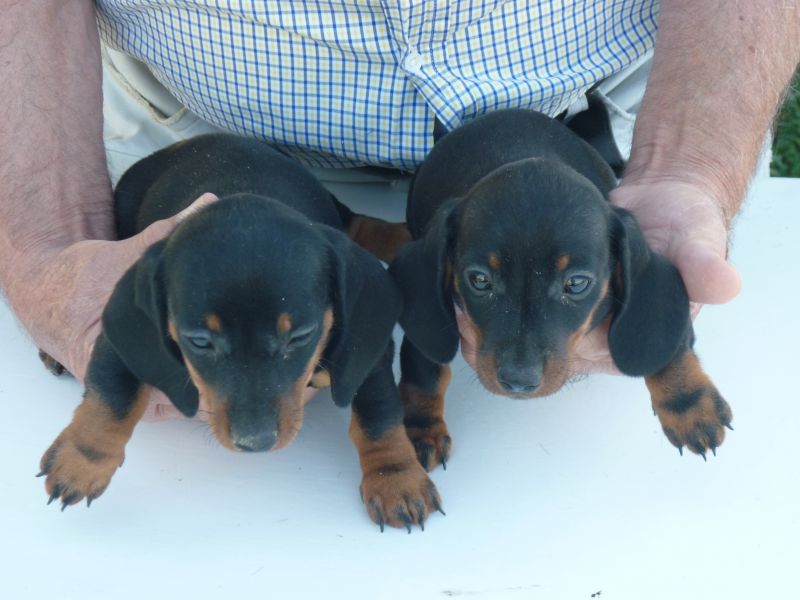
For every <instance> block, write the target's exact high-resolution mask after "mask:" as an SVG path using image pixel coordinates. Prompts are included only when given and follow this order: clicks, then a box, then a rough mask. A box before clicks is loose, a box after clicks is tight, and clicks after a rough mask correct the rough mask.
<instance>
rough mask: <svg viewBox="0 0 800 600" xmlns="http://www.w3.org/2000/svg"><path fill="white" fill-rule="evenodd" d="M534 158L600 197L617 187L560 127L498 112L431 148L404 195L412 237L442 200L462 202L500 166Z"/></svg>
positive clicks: (592, 154) (597, 159) (530, 115)
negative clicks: (553, 164)
mask: <svg viewBox="0 0 800 600" xmlns="http://www.w3.org/2000/svg"><path fill="white" fill-rule="evenodd" d="M533 157H541V158H550V159H554V160H557V161H559V162H562V163H565V164H566V165H568V166H570V167H572V168H573V169H575V170H576V171H577V172H578V173H580V174H581V175H583V176H584V177H586V178H587V179H589V181H591V182H592V183H593V184H594V185H596V186H597V188H598V189H599V190H600V192H601V193H602V194H603V195H604V196H606V195H607V194H608V192H609V191H610V190H611V189H613V188H614V186H615V185H616V178H615V177H614V173H613V171H612V170H611V168H610V167H609V166H608V165H607V164H606V162H605V161H604V160H603V158H602V157H601V156H600V155H599V154H598V153H597V152H596V151H595V150H594V149H593V148H592V147H591V146H590V145H589V144H587V143H586V142H585V141H584V140H582V139H581V138H580V137H578V136H577V135H576V134H575V133H574V132H572V131H571V130H570V129H569V128H568V127H567V126H566V125H564V124H563V123H561V122H560V121H557V120H555V119H552V118H550V117H548V116H546V115H544V114H542V113H539V112H536V111H533V110H525V109H509V110H499V111H496V112H491V113H488V114H485V115H482V116H480V117H478V118H477V119H475V120H474V121H470V122H469V123H466V124H464V125H462V126H461V127H458V128H456V129H454V130H453V131H451V132H449V133H448V134H447V135H445V136H444V137H443V138H442V139H441V140H439V141H438V142H437V143H436V145H435V146H434V147H433V149H432V150H431V152H430V154H429V155H428V157H427V158H426V159H425V162H423V164H422V165H421V166H420V168H419V169H418V170H417V173H416V175H415V176H414V181H413V183H412V186H411V189H410V190H409V201H408V209H407V215H406V217H407V221H408V226H409V229H410V230H411V233H412V235H413V236H414V237H419V236H420V235H421V233H422V231H424V228H425V226H426V225H427V223H428V222H429V221H430V219H431V217H432V216H433V214H434V213H435V212H436V210H437V209H438V208H439V206H440V205H441V204H442V203H443V202H445V201H446V200H448V199H450V198H459V197H462V196H464V195H465V194H466V193H467V192H468V191H469V190H470V189H471V188H472V187H473V186H474V185H475V183H477V182H478V180H480V179H482V178H483V177H484V176H485V175H488V174H489V173H491V172H492V171H494V170H495V169H497V168H499V167H501V166H503V165H504V164H507V163H510V162H515V161H518V160H522V159H525V158H533Z"/></svg>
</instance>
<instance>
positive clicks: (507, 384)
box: [497, 366, 542, 394]
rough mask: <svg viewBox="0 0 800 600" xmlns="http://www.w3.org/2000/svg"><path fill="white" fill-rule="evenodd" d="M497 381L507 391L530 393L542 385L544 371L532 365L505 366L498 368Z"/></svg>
mask: <svg viewBox="0 0 800 600" xmlns="http://www.w3.org/2000/svg"><path fill="white" fill-rule="evenodd" d="M497 381H499V382H500V385H502V386H503V388H504V389H505V390H506V391H507V392H511V393H512V394H529V393H531V392H534V391H536V388H538V387H539V386H540V385H541V383H542V373H541V371H540V370H538V369H534V368H530V367H527V368H523V367H514V366H503V367H500V368H498V369H497Z"/></svg>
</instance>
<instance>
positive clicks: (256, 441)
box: [233, 429, 278, 452]
mask: <svg viewBox="0 0 800 600" xmlns="http://www.w3.org/2000/svg"><path fill="white" fill-rule="evenodd" d="M277 441H278V430H277V429H275V430H272V431H260V432H258V433H251V434H249V435H243V436H235V437H234V438H233V445H234V446H236V448H237V449H238V450H241V451H242V452H266V451H267V450H269V449H271V448H272V447H273V446H274V445H275V443H276V442H277Z"/></svg>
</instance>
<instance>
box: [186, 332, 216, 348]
mask: <svg viewBox="0 0 800 600" xmlns="http://www.w3.org/2000/svg"><path fill="white" fill-rule="evenodd" d="M184 337H185V339H186V340H187V341H188V342H189V344H190V345H191V346H192V348H194V349H195V350H201V351H208V350H213V349H214V342H213V341H212V340H211V336H210V335H208V334H206V333H194V334H192V335H187V336H184Z"/></svg>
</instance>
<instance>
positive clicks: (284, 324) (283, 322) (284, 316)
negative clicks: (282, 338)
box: [278, 312, 292, 333]
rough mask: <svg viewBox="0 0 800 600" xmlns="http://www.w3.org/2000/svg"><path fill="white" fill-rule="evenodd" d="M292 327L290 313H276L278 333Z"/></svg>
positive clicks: (285, 331) (286, 331)
mask: <svg viewBox="0 0 800 600" xmlns="http://www.w3.org/2000/svg"><path fill="white" fill-rule="evenodd" d="M291 328H292V315H290V314H289V313H286V312H283V313H281V314H280V315H278V331H279V332H280V333H288V331H289V330H290V329H291Z"/></svg>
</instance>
